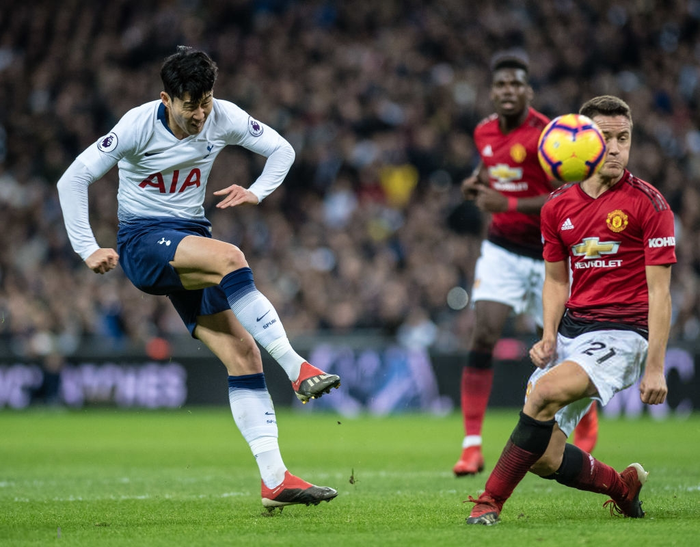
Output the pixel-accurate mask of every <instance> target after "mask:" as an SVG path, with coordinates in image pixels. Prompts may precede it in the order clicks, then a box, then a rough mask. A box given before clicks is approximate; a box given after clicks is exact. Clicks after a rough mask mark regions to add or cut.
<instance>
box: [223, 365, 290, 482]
mask: <svg viewBox="0 0 700 547" xmlns="http://www.w3.org/2000/svg"><path fill="white" fill-rule="evenodd" d="M261 385H262V388H261V387H260V386H261ZM228 397H229V402H230V404H231V413H232V414H233V420H234V421H235V422H236V425H237V426H238V429H239V430H240V432H241V434H242V435H243V438H244V439H245V440H246V442H247V443H248V446H250V450H251V452H252V453H253V456H255V461H256V462H257V464H258V469H259V470H260V478H261V479H262V480H263V482H264V483H265V486H267V487H268V488H274V487H276V486H278V485H280V484H281V483H282V481H283V480H284V472H285V471H286V470H287V468H286V467H285V465H284V462H283V461H282V455H281V454H280V450H279V445H278V442H277V435H278V433H277V417H276V416H275V409H274V406H273V405H272V399H271V398H270V394H269V393H268V391H267V387H265V380H264V376H263V374H251V375H249V376H229V394H228Z"/></svg>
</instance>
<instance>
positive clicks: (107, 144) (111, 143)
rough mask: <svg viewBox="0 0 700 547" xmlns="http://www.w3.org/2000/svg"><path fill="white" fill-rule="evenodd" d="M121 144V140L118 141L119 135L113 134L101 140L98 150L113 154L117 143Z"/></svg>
mask: <svg viewBox="0 0 700 547" xmlns="http://www.w3.org/2000/svg"><path fill="white" fill-rule="evenodd" d="M118 142H119V139H117V135H116V134H115V133H114V132H112V133H110V134H109V135H105V136H104V137H102V138H100V140H99V141H97V149H98V150H99V151H100V152H111V151H112V150H114V149H115V148H116V147H117V143H118Z"/></svg>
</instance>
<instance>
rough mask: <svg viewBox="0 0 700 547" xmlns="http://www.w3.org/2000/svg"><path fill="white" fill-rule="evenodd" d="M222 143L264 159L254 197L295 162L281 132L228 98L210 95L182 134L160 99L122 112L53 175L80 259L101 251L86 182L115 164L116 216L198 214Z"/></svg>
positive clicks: (260, 196)
mask: <svg viewBox="0 0 700 547" xmlns="http://www.w3.org/2000/svg"><path fill="white" fill-rule="evenodd" d="M227 145H239V146H243V147H244V148H247V149H248V150H251V151H253V152H256V153H258V154H261V155H262V156H265V157H266V158H268V159H267V161H266V162H265V167H264V169H263V171H262V173H261V174H260V176H259V177H258V179H257V180H256V181H255V182H254V183H253V184H252V185H251V186H250V188H249V190H250V191H251V192H253V193H254V194H255V195H256V196H257V197H258V200H259V201H262V200H263V199H264V198H265V197H267V196H268V195H269V194H270V193H271V192H272V191H273V190H275V188H277V187H278V186H279V185H280V184H282V181H283V180H284V178H285V176H286V175H287V173H288V172H289V169H290V168H291V166H292V163H293V162H294V149H293V148H292V147H291V145H290V144H289V143H288V142H287V141H286V140H285V139H284V138H282V137H281V136H280V135H279V134H278V133H277V132H276V131H275V130H274V129H272V128H271V127H269V126H267V125H265V124H263V123H261V122H259V121H257V120H255V119H253V118H251V117H250V116H249V115H248V114H247V113H246V112H245V111H243V110H242V109H241V108H239V107H238V106H236V105H235V104H233V103H231V102H228V101H222V100H218V99H214V101H213V108H212V111H211V114H210V115H209V116H208V118H207V120H206V122H205V123H204V128H203V129H202V131H201V132H200V133H198V134H197V135H191V136H188V137H186V138H184V139H182V140H180V139H177V138H176V137H175V135H173V133H172V132H171V131H170V129H169V128H168V126H167V123H166V118H165V107H164V106H163V104H162V103H161V101H160V100H157V101H152V102H149V103H146V104H143V105H141V106H138V107H136V108H133V109H132V110H130V111H129V112H127V113H126V114H125V115H124V116H123V117H122V119H121V120H119V122H118V123H117V125H116V126H114V128H113V129H112V131H111V132H110V133H108V134H107V135H105V136H104V137H101V138H100V139H99V140H98V141H97V142H96V143H95V144H93V145H92V146H90V147H89V148H87V149H86V150H85V151H84V152H83V153H82V154H80V155H79V156H78V157H77V158H76V160H75V161H74V162H73V163H72V164H71V166H70V167H69V168H68V169H67V170H66V172H65V173H64V174H63V176H62V177H61V179H60V180H59V181H58V192H59V198H60V202H61V209H62V210H63V217H64V222H65V225H66V230H67V232H68V237H69V239H70V242H71V245H72V246H73V249H74V250H75V252H76V253H78V254H79V255H80V256H81V258H82V259H83V260H85V259H86V258H87V257H89V256H90V255H91V254H92V253H94V252H95V251H96V250H97V249H99V245H98V244H97V241H96V240H95V236H94V234H93V232H92V229H91V228H90V222H89V213H88V197H87V196H88V187H89V186H90V185H91V184H92V183H93V182H95V181H97V180H99V179H100V178H102V177H103V176H104V175H105V174H106V173H107V172H108V171H109V170H110V169H112V167H114V166H115V165H118V166H119V190H118V193H117V199H118V203H119V210H118V217H119V220H120V222H121V221H129V220H134V219H139V218H153V217H171V218H172V217H175V218H183V219H202V218H204V207H203V204H204V197H205V193H206V187H207V180H208V178H209V173H210V172H211V168H212V164H213V163H214V159H215V158H216V156H217V155H218V154H219V152H221V150H222V149H223V148H224V146H227ZM232 183H233V181H232Z"/></svg>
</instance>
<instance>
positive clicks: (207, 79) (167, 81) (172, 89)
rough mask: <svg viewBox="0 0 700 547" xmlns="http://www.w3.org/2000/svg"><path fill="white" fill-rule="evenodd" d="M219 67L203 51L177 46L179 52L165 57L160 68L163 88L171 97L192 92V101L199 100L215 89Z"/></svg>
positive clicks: (180, 97)
mask: <svg viewBox="0 0 700 547" xmlns="http://www.w3.org/2000/svg"><path fill="white" fill-rule="evenodd" d="M217 72H218V68H217V66H216V63H215V62H214V61H212V59H211V57H209V55H207V54H206V53H204V52H203V51H199V50H196V49H194V48H191V47H188V46H177V52H176V53H173V54H172V55H171V56H170V57H168V58H167V59H165V62H164V63H163V66H162V68H161V69H160V79H161V80H162V81H163V90H164V91H165V92H166V93H167V94H168V95H169V96H170V98H171V99H175V98H177V99H182V98H183V96H184V95H185V93H189V94H190V101H193V102H199V101H200V100H201V99H202V97H204V95H206V94H207V93H209V92H210V91H212V90H213V89H214V82H216V75H217Z"/></svg>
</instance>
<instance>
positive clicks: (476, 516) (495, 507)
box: [467, 493, 503, 526]
mask: <svg viewBox="0 0 700 547" xmlns="http://www.w3.org/2000/svg"><path fill="white" fill-rule="evenodd" d="M469 501H471V502H472V503H475V504H476V505H475V506H474V507H473V508H472V510H471V513H469V517H467V524H483V525H484V526H491V525H493V524H497V523H498V522H499V521H500V520H501V519H500V518H499V515H500V514H501V509H502V508H503V504H502V503H498V502H497V501H496V500H494V499H493V498H492V497H491V496H488V495H487V494H486V493H483V494H481V495H480V496H479V499H476V500H475V499H474V498H472V497H471V496H469Z"/></svg>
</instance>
